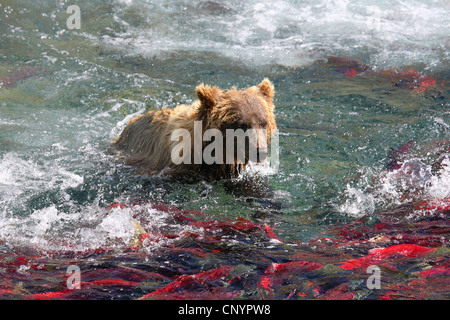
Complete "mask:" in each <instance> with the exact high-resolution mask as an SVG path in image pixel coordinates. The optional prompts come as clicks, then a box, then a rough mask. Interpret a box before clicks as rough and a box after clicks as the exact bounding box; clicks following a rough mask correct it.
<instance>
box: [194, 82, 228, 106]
mask: <svg viewBox="0 0 450 320" xmlns="http://www.w3.org/2000/svg"><path fill="white" fill-rule="evenodd" d="M221 94H222V91H221V90H220V89H219V88H217V87H210V86H207V85H204V84H203V83H202V84H201V85H199V86H198V87H197V98H198V99H199V100H200V102H201V104H202V106H203V107H205V108H206V109H210V108H212V107H214V106H215V105H216V104H217V102H218V100H219V98H220V95H221Z"/></svg>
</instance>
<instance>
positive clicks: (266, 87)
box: [258, 78, 275, 100]
mask: <svg viewBox="0 0 450 320" xmlns="http://www.w3.org/2000/svg"><path fill="white" fill-rule="evenodd" d="M258 89H259V91H261V93H262V94H263V96H265V97H266V99H267V100H272V98H273V96H274V95H275V88H274V86H273V84H272V82H270V80H269V79H267V78H265V79H264V80H263V81H262V82H261V83H260V84H259V85H258Z"/></svg>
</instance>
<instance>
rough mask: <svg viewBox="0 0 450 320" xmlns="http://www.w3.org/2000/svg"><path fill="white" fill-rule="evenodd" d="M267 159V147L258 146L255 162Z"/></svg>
mask: <svg viewBox="0 0 450 320" xmlns="http://www.w3.org/2000/svg"><path fill="white" fill-rule="evenodd" d="M266 159H267V149H266V148H258V157H257V162H258V163H259V162H263V161H264V160H266Z"/></svg>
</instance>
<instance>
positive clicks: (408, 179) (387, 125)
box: [0, 0, 450, 299]
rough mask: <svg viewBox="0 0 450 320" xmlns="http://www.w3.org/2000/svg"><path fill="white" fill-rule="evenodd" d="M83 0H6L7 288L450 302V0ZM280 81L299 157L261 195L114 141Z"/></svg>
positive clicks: (284, 122)
mask: <svg viewBox="0 0 450 320" xmlns="http://www.w3.org/2000/svg"><path fill="white" fill-rule="evenodd" d="M71 2H72V1H56V0H42V1H22V0H15V1H8V0H1V1H0V30H1V38H0V85H1V87H0V257H1V259H0V276H1V277H2V283H1V284H0V296H1V297H2V298H5V299H40V298H66V299H85V298H92V299H138V298H145V299H147V298H155V299H159V298H169V299H182V298H189V299H198V298H200V299H224V298H227V299H228V298H236V299H262V298H265V299H272V298H273V299H285V298H289V299H304V298H306V299H316V298H319V299H320V298H323V299H326V298H330V299H340V298H351V299H380V298H429V299H434V298H437V299H440V298H448V297H449V296H448V292H449V290H448V289H449V288H450V284H449V282H448V277H447V276H448V274H449V267H450V266H449V263H448V257H449V251H448V249H447V248H448V240H449V232H448V230H449V222H448V213H449V197H450V168H449V163H450V159H449V152H450V151H449V150H450V149H449V147H450V146H449V141H448V140H449V136H450V135H449V126H450V112H449V111H450V108H449V99H448V95H449V82H448V80H449V72H450V69H449V47H450V38H449V34H450V5H449V3H448V1H445V0H442V1H440V0H436V1H425V0H424V1H415V0H414V1H367V0H365V1H345V0H341V1H329V0H326V1H325V0H320V1H295V0H290V1H253V0H252V1H245V2H242V1H232V0H225V1H217V2H214V1H189V2H187V1H186V2H184V1H178V0H177V1H144V0H116V1H112V0H111V1H106V0H105V1H77V2H76V3H75V2H74V1H73V3H71ZM70 5H76V6H77V8H78V9H79V13H80V15H79V17H80V21H79V25H78V26H76V27H79V28H71V27H72V25H71V23H72V22H73V21H74V20H73V19H75V18H76V17H75V18H74V16H73V14H74V12H76V11H69V12H68V11H67V9H68V7H69V6H70ZM265 77H267V78H269V79H270V80H271V81H272V82H273V83H274V85H275V88H276V95H275V105H276V109H275V115H276V120H277V125H278V129H279V158H280V165H279V168H278V170H276V171H274V170H271V169H270V168H268V167H267V166H261V167H260V168H258V167H253V168H250V169H249V170H248V172H246V173H245V175H246V176H247V177H250V179H254V181H255V182H254V184H255V185H257V186H256V187H257V189H258V188H259V187H261V188H263V187H262V185H263V184H264V183H266V184H267V190H268V191H267V192H265V193H264V194H262V195H261V194H259V193H258V194H257V193H255V192H254V191H253V190H250V191H249V190H248V189H249V188H246V189H245V190H241V191H239V192H231V191H230V190H229V189H228V188H227V185H226V184H224V183H223V182H220V181H218V182H206V181H202V182H198V183H195V184H184V183H177V182H173V181H171V182H168V181H166V180H165V179H163V178H162V177H161V176H146V175H141V174H139V173H138V172H136V170H134V168H132V167H129V166H126V165H124V164H123V163H122V162H120V160H119V159H117V157H116V156H115V155H114V154H111V152H110V150H109V145H110V143H111V141H112V140H113V139H114V138H115V137H116V136H117V135H118V134H119V133H120V132H121V130H122V129H123V128H124V126H125V125H126V123H127V121H128V120H129V119H131V118H132V117H133V116H135V115H139V114H142V113H143V112H145V111H147V110H152V109H159V108H164V107H174V106H176V105H177V104H181V103H192V102H193V101H194V100H195V87H196V86H197V85H198V84H200V83H206V84H210V85H217V86H219V87H221V88H224V89H226V88H230V87H233V86H236V87H239V88H246V87H249V86H252V85H256V84H258V83H260V82H261V81H262V79H263V78H265ZM261 181H262V182H261ZM258 184H261V186H258ZM264 188H266V187H264ZM116 204H120V206H119V205H116ZM112 206H113V207H112ZM136 223H138V225H140V227H141V228H142V229H140V228H138V227H137V225H136ZM142 230H144V231H142ZM139 234H141V235H139ZM142 234H144V235H145V236H142ZM395 246H402V247H395ZM416 246H417V247H416ZM374 248H391V249H392V248H394V249H392V250H394V251H395V254H385V255H383V254H381V255H380V256H377V257H376V259H375V258H374V257H373V256H371V252H373V251H370V250H372V249H374ZM424 248H425V249H424ZM396 249H398V250H397V251H396ZM400 249H401V250H400ZM413 249H414V250H416V251H414V250H413ZM428 249H429V250H428ZM402 250H403V251H402ZM408 250H413V251H414V252H412V251H411V252H410V251H408ZM417 250H418V251H417ZM426 250H428V251H426ZM431 251H432V253H430V252H431ZM385 252H387V251H385ZM389 252H391V251H389ZM361 258H363V259H361ZM352 259H360V260H358V261H357V263H360V264H362V265H359V267H360V268H357V267H355V268H353V267H348V264H347V265H346V264H345V262H346V261H352ZM362 262H364V263H366V264H367V265H366V264H364V263H362ZM343 263H344V264H343ZM374 264H375V265H377V266H379V268H381V288H380V289H377V288H375V289H374V288H371V287H370V286H368V285H367V283H366V280H367V278H368V276H369V274H368V273H367V272H366V271H367V270H366V267H367V266H368V265H374ZM69 266H77V267H78V268H79V270H80V272H81V277H80V278H81V288H80V289H73V290H72V288H68V287H70V286H68V284H69V282H67V281H68V276H69V275H70V273H67V272H66V271H67V270H68V267H69ZM346 266H347V267H346ZM430 270H431V271H433V272H434V271H436V270H437V271H436V272H437V273H433V272H431V271H430ZM428 271H430V272H429V273H430V274H431V276H427V275H428V273H426V272H428ZM208 272H211V273H212V275H211V274H209V273H208ZM424 272H425V273H424ZM439 272H440V273H439ZM400 274H401V275H402V276H401V277H399V275H400ZM193 275H197V278H196V277H194V276H193ZM105 279H106V280H105ZM183 279H184V280H183ZM186 279H188V280H189V281H187V280H186ZM193 279H194V280H193ZM195 279H197V280H195ZM198 279H200V280H198ZM66 280H67V281H66ZM185 280H186V281H185Z"/></svg>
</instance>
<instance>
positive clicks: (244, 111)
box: [113, 79, 276, 180]
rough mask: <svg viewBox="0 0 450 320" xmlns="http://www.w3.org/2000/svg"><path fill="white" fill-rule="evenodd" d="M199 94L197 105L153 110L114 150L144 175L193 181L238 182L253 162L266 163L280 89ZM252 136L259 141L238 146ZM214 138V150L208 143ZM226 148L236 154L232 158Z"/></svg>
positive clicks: (203, 90) (266, 85)
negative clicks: (228, 180) (240, 175)
mask: <svg viewBox="0 0 450 320" xmlns="http://www.w3.org/2000/svg"><path fill="white" fill-rule="evenodd" d="M196 93H197V98H198V100H197V101H196V102H194V103H193V104H192V105H184V104H183V105H179V106H177V107H175V108H173V109H168V108H164V109H159V110H151V111H149V112H147V113H145V114H142V115H139V116H137V117H135V118H133V119H131V120H130V122H129V123H128V125H127V126H126V127H125V129H124V130H123V131H122V133H121V134H120V136H119V137H118V138H117V139H116V140H115V141H114V142H113V146H114V147H116V148H117V149H118V150H120V151H121V152H122V154H123V155H124V156H125V159H126V162H127V163H128V164H132V165H138V166H139V167H140V169H141V172H143V173H147V174H157V173H162V174H170V175H172V176H182V175H184V176H190V177H192V178H194V180H195V178H197V179H198V178H200V177H201V178H202V179H203V178H205V179H210V180H211V179H222V178H235V177H238V176H239V174H240V173H241V172H242V170H243V169H244V168H245V166H246V165H247V164H248V162H249V161H252V162H262V161H264V160H265V159H266V157H267V155H268V143H269V141H270V137H271V135H272V133H273V132H274V130H275V129H276V123H275V116H274V104H273V97H274V94H275V89H274V86H273V84H272V83H271V82H270V81H269V80H268V79H264V80H263V81H262V82H261V83H260V84H259V85H257V86H252V87H250V88H247V89H245V90H238V89H235V88H232V89H229V90H222V89H220V88H218V87H211V86H208V85H204V84H201V85H199V86H198V87H197V88H196ZM239 129H240V131H239ZM249 129H252V130H249ZM250 131H252V132H253V131H254V132H256V135H255V138H253V139H251V138H250V135H246V136H244V141H245V143H243V144H242V143H240V144H239V145H237V143H236V140H239V139H238V135H237V134H236V132H240V133H242V132H250ZM233 133H234V134H236V135H235V136H233V135H232V134H233ZM220 135H222V136H220ZM199 136H200V138H198V137H199ZM227 136H228V137H229V138H230V140H228V139H227ZM180 138H182V140H181V141H180ZM212 138H214V141H213V142H214V143H216V144H215V148H212V142H209V141H212V140H213V139H212ZM235 138H236V139H235ZM224 141H227V142H226V143H225V142H224ZM229 141H231V143H230V142H229ZM241 141H242V140H241ZM219 142H220V143H222V145H223V148H222V147H219V146H220V143H219ZM225 145H226V146H227V147H230V146H231V147H233V148H234V149H233V148H232V149H233V150H232V151H231V152H230V151H229V149H226V146H225ZM251 148H253V150H256V152H257V157H256V158H255V159H251V157H250V153H249V150H250V149H251ZM243 149H245V150H243ZM208 152H209V153H208ZM206 154H209V159H208V157H206ZM202 155H205V158H203V157H202ZM211 159H213V160H211Z"/></svg>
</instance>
